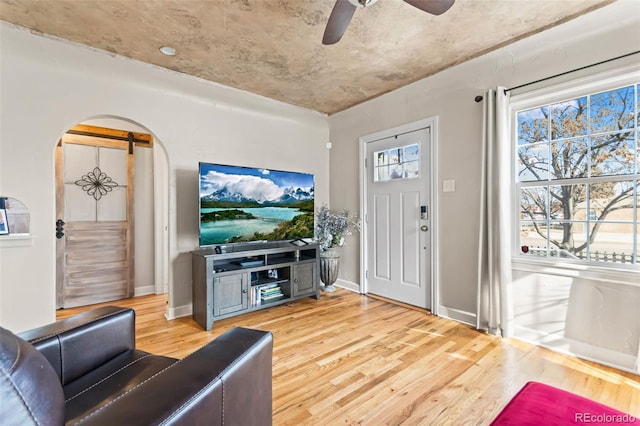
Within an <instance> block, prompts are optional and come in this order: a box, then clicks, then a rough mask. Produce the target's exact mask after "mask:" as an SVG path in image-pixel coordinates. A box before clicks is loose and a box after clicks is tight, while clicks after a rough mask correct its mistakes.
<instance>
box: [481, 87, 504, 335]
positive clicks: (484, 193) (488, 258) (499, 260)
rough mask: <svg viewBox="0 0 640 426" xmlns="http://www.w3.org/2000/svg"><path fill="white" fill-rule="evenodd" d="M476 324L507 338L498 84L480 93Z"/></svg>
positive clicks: (501, 118) (501, 123) (501, 108)
mask: <svg viewBox="0 0 640 426" xmlns="http://www.w3.org/2000/svg"><path fill="white" fill-rule="evenodd" d="M483 116H484V117H483V118H484V127H483V137H482V144H483V145H482V181H481V185H482V187H481V192H480V197H481V198H480V200H481V201H480V202H481V205H480V238H479V242H480V247H479V249H480V250H479V256H478V307H477V313H478V314H477V324H476V326H477V328H478V329H482V330H488V331H489V332H490V333H493V334H501V335H502V336H503V337H509V336H511V334H512V327H513V324H512V323H513V321H512V320H513V308H512V297H511V243H510V242H511V236H512V231H511V228H512V224H511V221H512V218H513V214H512V209H511V188H512V184H511V182H512V180H513V177H512V175H511V152H512V151H511V138H510V137H509V133H510V132H509V96H508V95H507V94H505V90H504V88H503V87H498V88H496V89H495V90H493V89H491V90H488V91H487V92H486V93H485V95H484V108H483Z"/></svg>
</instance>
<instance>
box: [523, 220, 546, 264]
mask: <svg viewBox="0 0 640 426" xmlns="http://www.w3.org/2000/svg"><path fill="white" fill-rule="evenodd" d="M520 254H524V255H528V256H543V257H546V256H547V225H546V223H544V222H532V221H522V222H520Z"/></svg>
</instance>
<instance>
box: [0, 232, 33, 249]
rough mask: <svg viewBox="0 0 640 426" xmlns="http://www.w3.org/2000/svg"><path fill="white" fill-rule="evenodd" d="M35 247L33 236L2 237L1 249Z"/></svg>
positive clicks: (12, 235)
mask: <svg viewBox="0 0 640 426" xmlns="http://www.w3.org/2000/svg"><path fill="white" fill-rule="evenodd" d="M32 245H33V236H32V235H31V234H9V235H0V248H5V247H29V246H32Z"/></svg>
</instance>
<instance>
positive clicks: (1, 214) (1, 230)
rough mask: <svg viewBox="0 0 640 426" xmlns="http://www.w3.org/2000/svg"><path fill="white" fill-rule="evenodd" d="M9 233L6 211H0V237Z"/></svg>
mask: <svg viewBox="0 0 640 426" xmlns="http://www.w3.org/2000/svg"><path fill="white" fill-rule="evenodd" d="M8 233H9V223H8V222H7V211H6V210H5V209H0V235H6V234H8Z"/></svg>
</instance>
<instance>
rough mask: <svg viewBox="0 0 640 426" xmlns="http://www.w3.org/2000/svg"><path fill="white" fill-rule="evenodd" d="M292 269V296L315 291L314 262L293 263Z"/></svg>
mask: <svg viewBox="0 0 640 426" xmlns="http://www.w3.org/2000/svg"><path fill="white" fill-rule="evenodd" d="M292 269H293V286H292V287H293V296H294V297H295V296H299V295H301V294H307V293H313V292H315V291H316V286H317V278H316V273H317V271H316V264H315V263H303V264H300V265H294V266H293V267H292Z"/></svg>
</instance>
